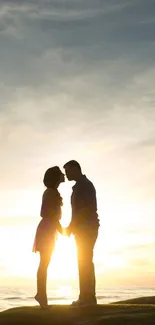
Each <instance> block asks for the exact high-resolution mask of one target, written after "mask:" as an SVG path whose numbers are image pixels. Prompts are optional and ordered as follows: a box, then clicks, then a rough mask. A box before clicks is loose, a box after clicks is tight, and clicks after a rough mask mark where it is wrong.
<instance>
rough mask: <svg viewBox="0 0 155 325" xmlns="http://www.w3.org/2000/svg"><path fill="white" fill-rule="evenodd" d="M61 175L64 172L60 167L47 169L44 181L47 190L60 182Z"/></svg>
mask: <svg viewBox="0 0 155 325" xmlns="http://www.w3.org/2000/svg"><path fill="white" fill-rule="evenodd" d="M61 174H62V172H61V170H60V168H59V167H58V166H54V167H51V168H49V169H47V170H46V172H45V175H44V179H43V182H44V185H45V186H46V187H47V188H54V187H55V186H56V185H57V184H58V182H59V181H60V177H61Z"/></svg>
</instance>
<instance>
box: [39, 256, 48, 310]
mask: <svg viewBox="0 0 155 325" xmlns="http://www.w3.org/2000/svg"><path fill="white" fill-rule="evenodd" d="M50 259H51V252H40V263H39V267H38V272H37V294H36V296H35V299H36V300H37V301H38V302H39V304H40V306H41V308H46V307H47V293H46V282H47V269H48V266H49V263H50Z"/></svg>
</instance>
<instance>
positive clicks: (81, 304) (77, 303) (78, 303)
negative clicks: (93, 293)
mask: <svg viewBox="0 0 155 325" xmlns="http://www.w3.org/2000/svg"><path fill="white" fill-rule="evenodd" d="M96 305H97V301H96V300H85V301H84V300H80V299H78V300H76V301H73V302H72V304H71V306H72V307H87V306H96Z"/></svg>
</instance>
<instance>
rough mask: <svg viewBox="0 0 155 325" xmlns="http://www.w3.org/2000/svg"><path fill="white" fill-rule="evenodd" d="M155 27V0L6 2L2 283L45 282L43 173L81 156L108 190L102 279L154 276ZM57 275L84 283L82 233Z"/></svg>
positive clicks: (99, 251)
mask: <svg viewBox="0 0 155 325" xmlns="http://www.w3.org/2000/svg"><path fill="white" fill-rule="evenodd" d="M154 31H155V1H153V0H147V1H146V0H66V1H64V0H44V1H43V0H42V1H41V0H31V1H29V0H22V1H21V0H10V1H8V0H0V141H1V143H0V284H11V285H14V284H16V285H18V284H23V283H24V284H25V283H28V282H35V274H36V269H37V261H38V260H37V256H35V254H33V253H32V245H33V239H34V234H35V229H36V227H37V224H38V222H39V221H40V217H39V213H40V204H41V196H42V193H43V191H44V187H43V184H42V178H43V174H44V172H45V170H46V169H47V168H48V167H50V166H53V165H59V166H60V167H61V168H62V167H63V165H64V163H65V162H66V161H68V160H70V159H76V160H78V161H79V162H80V164H81V166H82V169H83V173H84V174H86V175H87V177H88V178H90V179H91V180H92V181H93V183H94V185H95V187H96V190H97V198H98V212H99V216H100V221H101V227H100V234H99V239H98V242H97V244H96V248H95V262H96V273H97V285H98V286H104V285H126V286H129V285H141V286H143V285H144V286H147V285H155V276H154V274H155V200H154V197H155V33H154ZM72 186H73V183H68V182H66V183H65V184H63V185H62V186H61V187H60V192H61V194H62V196H63V198H64V209H63V220H62V222H63V223H64V225H67V224H68V222H69V220H70V217H71V211H70V194H71V188H72ZM62 270H63V271H62ZM49 277H50V279H51V281H52V279H54V282H55V283H60V281H62V283H68V284H70V283H71V281H72V280H73V283H74V282H75V283H76V281H77V265H76V252H75V246H74V240H73V238H70V239H68V238H62V237H61V236H60V238H59V239H58V242H57V246H56V251H55V254H54V257H53V263H51V265H50V270H49ZM51 283H52V282H51Z"/></svg>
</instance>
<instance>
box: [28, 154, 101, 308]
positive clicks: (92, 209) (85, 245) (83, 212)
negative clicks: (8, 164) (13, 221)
mask: <svg viewBox="0 0 155 325" xmlns="http://www.w3.org/2000/svg"><path fill="white" fill-rule="evenodd" d="M64 169H65V173H66V176H67V178H68V180H69V181H73V180H74V181H75V182H76V183H75V185H74V186H73V192H72V195H71V207H72V219H71V222H70V224H69V226H68V227H67V228H62V226H61V224H60V219H61V207H62V205H63V202H62V198H61V196H60V194H59V192H58V187H59V185H60V183H62V182H64V181H65V177H64V174H63V173H62V171H61V170H60V168H59V167H57V166H55V167H52V168H49V169H48V170H47V171H46V173H45V175H44V180H43V182H44V185H45V187H46V190H45V192H44V194H43V198H42V206H41V213H40V215H41V217H42V220H41V222H40V223H39V225H38V228H37V231H36V237H35V241H34V247H33V251H35V252H37V251H38V252H39V253H40V263H39V267H38V272H37V294H36V296H35V299H36V300H37V301H38V303H39V304H40V306H41V308H48V303H47V294H46V280H47V269H48V265H49V262H50V259H51V255H52V253H53V251H54V247H55V240H56V236H57V232H60V233H61V234H63V235H67V236H70V234H74V236H75V242H76V247H77V259H78V270H79V289H80V294H79V299H78V300H77V301H74V302H73V303H72V305H73V306H85V305H96V303H97V301H96V294H95V270H94V264H93V250H94V246H95V242H96V239H97V236H98V228H99V219H98V215H97V203H96V191H95V188H94V186H93V184H92V183H91V182H90V180H88V178H87V177H86V176H85V175H83V174H82V171H81V167H80V165H79V163H78V162H77V161H75V160H71V161H69V162H67V163H66V164H65V165H64Z"/></svg>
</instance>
